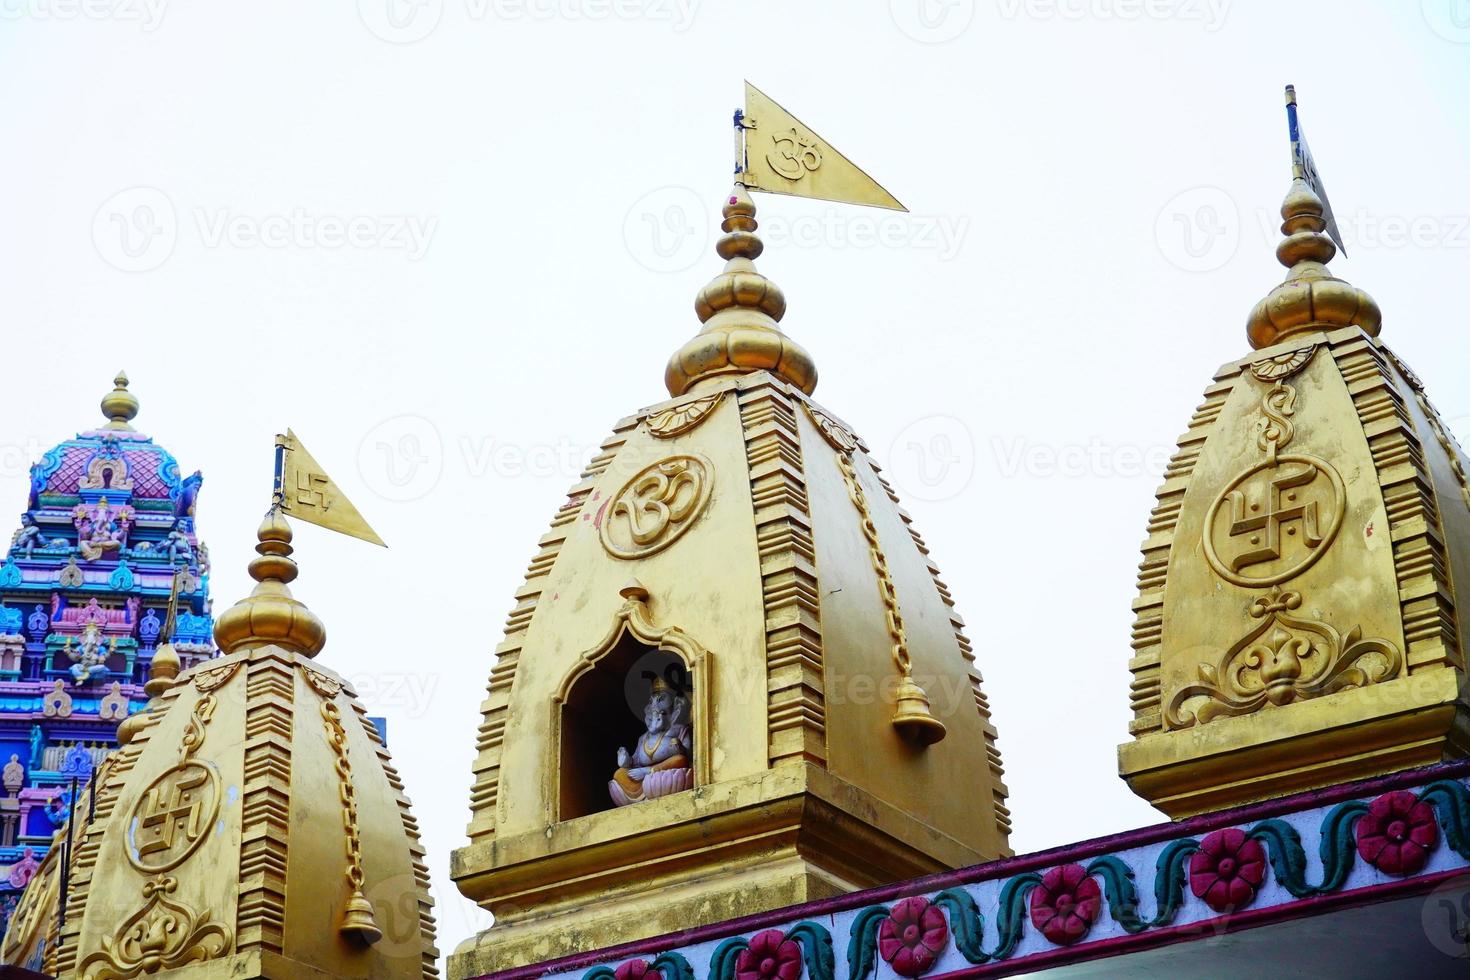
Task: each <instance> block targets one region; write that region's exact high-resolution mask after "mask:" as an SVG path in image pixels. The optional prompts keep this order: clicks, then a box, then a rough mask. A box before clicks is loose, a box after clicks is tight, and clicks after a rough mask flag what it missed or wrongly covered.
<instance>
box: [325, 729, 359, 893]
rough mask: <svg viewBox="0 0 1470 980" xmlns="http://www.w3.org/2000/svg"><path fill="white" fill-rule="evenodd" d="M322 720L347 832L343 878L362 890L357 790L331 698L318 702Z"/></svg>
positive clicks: (345, 733)
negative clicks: (320, 703) (334, 766)
mask: <svg viewBox="0 0 1470 980" xmlns="http://www.w3.org/2000/svg"><path fill="white" fill-rule="evenodd" d="M322 721H323V724H324V725H325V727H326V730H327V741H328V742H329V743H330V744H331V746H332V752H333V753H334V754H335V755H336V756H337V765H336V769H337V791H338V796H339V798H340V799H341V801H342V824H343V827H344V829H345V830H346V831H347V881H348V883H349V884H350V885H351V886H352V890H353V891H354V892H358V891H361V890H362V839H361V838H360V837H359V836H358V830H357V790H356V789H354V788H353V786H352V764H351V763H350V762H349V761H348V759H347V732H346V731H344V730H343V728H342V712H341V711H339V710H338V709H337V704H336V702H335V701H327V700H323V701H322Z"/></svg>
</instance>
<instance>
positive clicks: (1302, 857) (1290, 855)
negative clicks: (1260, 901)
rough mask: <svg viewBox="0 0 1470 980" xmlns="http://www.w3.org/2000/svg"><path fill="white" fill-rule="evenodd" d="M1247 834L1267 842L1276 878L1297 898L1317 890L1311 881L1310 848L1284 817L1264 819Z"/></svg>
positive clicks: (1264, 842) (1315, 892) (1313, 893)
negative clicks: (1303, 847) (1308, 865)
mask: <svg viewBox="0 0 1470 980" xmlns="http://www.w3.org/2000/svg"><path fill="white" fill-rule="evenodd" d="M1246 836H1247V837H1250V838H1253V839H1255V840H1258V841H1260V842H1261V843H1263V844H1265V845H1266V853H1267V855H1268V856H1269V857H1270V859H1271V870H1272V871H1274V872H1275V873H1276V880H1277V881H1279V882H1281V886H1282V887H1283V888H1285V889H1286V890H1287V891H1288V892H1290V893H1291V896H1292V897H1293V898H1307V897H1309V896H1311V895H1315V894H1317V889H1315V888H1313V887H1312V886H1311V885H1308V884H1307V879H1306V874H1307V852H1306V851H1304V850H1302V838H1301V835H1300V834H1298V833H1297V832H1296V828H1295V827H1293V826H1292V825H1291V824H1289V823H1287V822H1286V821H1284V820H1262V821H1261V822H1260V823H1258V824H1256V825H1255V826H1254V827H1252V828H1251V829H1250V830H1248V831H1246Z"/></svg>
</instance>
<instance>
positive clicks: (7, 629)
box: [0, 606, 21, 636]
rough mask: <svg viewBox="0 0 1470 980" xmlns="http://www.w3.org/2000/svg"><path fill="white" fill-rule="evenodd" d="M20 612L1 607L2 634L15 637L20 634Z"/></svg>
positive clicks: (0, 629)
mask: <svg viewBox="0 0 1470 980" xmlns="http://www.w3.org/2000/svg"><path fill="white" fill-rule="evenodd" d="M20 620H21V615H20V610H19V609H7V608H6V607H4V606H0V633H4V634H5V635H7V636H15V635H16V634H18V633H19V632H20Z"/></svg>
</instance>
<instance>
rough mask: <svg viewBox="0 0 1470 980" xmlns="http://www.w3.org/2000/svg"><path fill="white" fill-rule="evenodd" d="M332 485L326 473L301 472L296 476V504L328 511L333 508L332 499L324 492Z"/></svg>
mask: <svg viewBox="0 0 1470 980" xmlns="http://www.w3.org/2000/svg"><path fill="white" fill-rule="evenodd" d="M331 485H332V481H331V480H329V479H327V475H326V474H325V473H312V472H310V471H308V470H301V471H299V472H298V473H297V474H296V503H297V505H299V506H301V507H318V508H320V509H322V510H327V509H329V508H330V507H331V506H332V498H331V497H328V496H327V495H326V494H325V493H324V492H323V491H324V490H325V489H326V488H327V487H329V486H331Z"/></svg>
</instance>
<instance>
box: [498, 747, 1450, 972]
mask: <svg viewBox="0 0 1470 980" xmlns="http://www.w3.org/2000/svg"><path fill="white" fill-rule="evenodd" d="M1465 768H1466V767H1465V766H1464V765H1462V764H1452V765H1449V766H1443V767H1438V769H1439V771H1438V772H1436V771H1434V770H1429V771H1425V772H1424V773H1422V776H1423V781H1421V782H1420V784H1419V785H1417V786H1415V785H1410V786H1409V787H1408V788H1403V787H1402V784H1403V783H1404V782H1405V780H1403V779H1402V778H1398V779H1393V778H1390V779H1387V780H1380V781H1376V782H1377V783H1378V784H1379V785H1377V787H1376V789H1377V792H1375V793H1373V795H1371V796H1370V795H1368V794H1366V793H1365V794H1364V796H1362V797H1359V798H1356V799H1347V800H1343V801H1342V802H1338V803H1336V804H1335V805H1333V806H1331V807H1330V809H1325V812H1324V808H1323V807H1322V806H1320V805H1317V806H1314V805H1313V803H1312V801H1311V798H1310V797H1309V796H1308V797H1304V798H1303V799H1305V800H1307V801H1308V802H1306V803H1305V804H1304V805H1303V806H1302V807H1301V811H1300V812H1297V813H1287V814H1280V813H1278V814H1276V815H1266V816H1263V817H1259V818H1258V819H1255V820H1247V821H1245V822H1243V823H1242V824H1241V825H1240V826H1219V825H1216V826H1215V828H1214V829H1211V830H1209V831H1208V832H1207V833H1204V834H1202V835H1197V836H1180V837H1176V838H1173V839H1169V840H1165V841H1161V842H1159V844H1160V845H1161V846H1158V847H1157V848H1153V849H1151V851H1152V850H1156V852H1157V856H1156V857H1155V858H1154V860H1153V869H1152V875H1151V889H1150V890H1151V892H1152V894H1151V899H1152V901H1151V902H1150V903H1149V905H1148V908H1149V909H1151V912H1152V914H1145V908H1144V903H1143V901H1142V896H1141V893H1140V889H1139V886H1138V880H1139V875H1138V873H1137V872H1138V871H1140V870H1142V863H1141V862H1139V861H1138V860H1137V859H1136V857H1135V859H1134V864H1139V865H1140V867H1138V868H1135V867H1133V866H1130V863H1129V861H1127V860H1125V859H1124V858H1123V857H1120V856H1119V854H1108V853H1104V854H1100V855H1097V856H1095V857H1092V858H1091V859H1090V860H1088V861H1086V862H1085V863H1084V862H1083V861H1080V860H1079V861H1063V862H1062V863H1057V864H1054V865H1052V866H1051V867H1049V868H1046V869H1045V870H1040V869H1039V868H1037V869H1035V870H1024V871H1019V872H1018V873H1014V874H1011V875H1009V876H1006V877H1003V878H999V879H988V880H984V881H979V882H974V883H971V884H961V885H955V886H952V887H946V888H942V889H940V890H938V891H935V892H932V893H929V894H925V895H910V896H907V897H902V898H899V899H897V900H896V901H894V902H893V903H892V904H891V905H888V904H882V903H870V904H867V905H863V906H859V907H856V908H854V907H853V906H847V907H846V908H845V909H844V910H840V911H838V910H834V911H833V912H832V913H831V914H823V915H815V914H814V913H815V912H817V911H818V909H817V908H815V907H812V906H809V907H807V908H800V907H799V908H797V909H793V910H792V912H793V913H797V914H800V913H803V912H805V913H806V916H807V918H806V919H803V920H802V921H798V922H796V924H794V925H791V926H789V927H784V928H767V929H763V930H759V931H756V932H753V933H751V934H748V935H740V936H734V937H728V938H723V939H720V940H719V941H718V943H717V944H714V945H713V948H712V950H711V949H710V947H711V942H710V941H705V940H703V939H701V938H700V937H701V936H702V935H705V934H708V933H709V931H710V929H714V930H718V926H715V927H710V929H701V930H696V931H694V932H691V933H688V934H683V935H680V936H677V937H670V939H672V940H673V942H672V943H666V944H665V945H666V946H676V947H677V948H676V949H668V950H667V951H664V952H660V953H658V954H657V955H655V956H653V957H652V958H651V959H643V958H628V959H624V960H622V961H621V962H616V963H615V965H598V966H594V967H592V968H591V969H585V968H583V969H564V970H558V969H556V964H554V963H552V964H543V965H541V967H540V968H539V969H537V970H536V972H537V973H538V974H539V975H542V976H545V977H547V978H566V980H696V978H699V980H803V978H807V980H866V978H868V977H870V976H872V975H874V973H875V972H880V973H881V972H882V971H877V969H876V968H877V964H878V963H879V962H880V961H881V962H882V963H885V964H887V968H888V971H890V975H897V976H899V977H906V978H917V977H923V976H928V975H931V974H933V975H935V976H939V975H943V974H944V973H950V972H954V971H955V970H963V969H965V968H966V964H969V965H972V966H981V965H985V964H991V965H997V964H1002V963H1005V962H1007V961H1009V962H1011V963H1013V964H1015V966H1012V967H1011V969H1015V968H1018V967H1019V966H1020V965H1021V964H1023V963H1024V962H1026V961H1028V960H1030V959H1031V958H1032V957H1040V956H1046V957H1047V958H1048V959H1051V958H1053V957H1054V956H1055V955H1057V954H1058V953H1064V952H1066V951H1068V950H1070V949H1072V948H1074V947H1083V949H1078V950H1077V953H1078V954H1079V955H1082V956H1085V955H1086V953H1085V947H1086V946H1087V944H1088V943H1089V942H1104V941H1107V940H1108V939H1111V938H1116V937H1118V936H1119V935H1121V936H1123V937H1125V938H1126V937H1133V936H1141V935H1143V934H1146V933H1149V932H1150V931H1158V932H1161V931H1162V930H1164V929H1165V927H1171V926H1172V927H1174V928H1176V929H1177V928H1178V927H1179V925H1180V924H1181V923H1182V920H1183V919H1184V918H1185V917H1184V916H1182V915H1181V910H1183V909H1185V908H1186V906H1190V905H1191V903H1192V902H1193V903H1194V904H1193V906H1192V907H1193V908H1194V909H1195V910H1196V912H1197V913H1198V914H1197V915H1196V916H1195V918H1194V920H1193V923H1192V924H1194V925H1199V924H1200V923H1201V922H1204V921H1209V916H1210V914H1211V913H1215V914H1219V915H1224V916H1230V915H1232V914H1235V913H1238V912H1240V911H1242V910H1246V909H1252V908H1253V907H1254V908H1255V909H1257V910H1265V911H1269V910H1270V909H1271V908H1273V907H1274V908H1280V909H1283V911H1284V910H1286V909H1289V908H1291V906H1292V905H1293V904H1294V903H1295V902H1297V901H1301V900H1309V899H1318V898H1321V897H1323V896H1329V895H1336V894H1340V893H1344V892H1351V891H1354V890H1357V889H1359V888H1363V887H1365V886H1371V885H1372V884H1373V883H1374V882H1380V883H1381V882H1383V881H1385V880H1386V881H1389V882H1393V881H1396V880H1404V879H1409V878H1412V877H1414V876H1416V875H1420V874H1424V873H1427V872H1429V871H1432V870H1435V869H1434V868H1431V867H1430V865H1431V862H1432V861H1435V860H1436V859H1437V861H1438V869H1439V870H1441V871H1443V870H1445V869H1449V870H1450V871H1451V872H1453V871H1454V870H1456V869H1463V868H1467V867H1470V790H1467V788H1466V786H1465V785H1464V783H1463V782H1462V781H1460V780H1459V779H1454V778H1433V777H1434V776H1436V775H1447V774H1448V773H1451V772H1453V773H1456V774H1458V772H1459V771H1460V770H1463V769H1465ZM1385 784H1386V785H1385ZM1370 788H1373V787H1372V784H1369V785H1365V786H1364V789H1370ZM1338 799H1339V800H1341V799H1342V797H1341V796H1340V795H1339V796H1338ZM1251 809H1252V808H1244V809H1243V811H1242V812H1241V816H1243V817H1245V816H1248V815H1249V812H1250V810H1251ZM1254 809H1259V808H1254ZM1314 810H1315V811H1316V813H1318V814H1320V818H1319V819H1317V821H1316V823H1317V826H1316V828H1315V829H1316V831H1317V834H1318V840H1319V846H1318V849H1317V861H1316V862H1315V863H1314V862H1312V861H1310V860H1309V858H1308V854H1307V851H1306V848H1305V847H1304V846H1303V843H1302V832H1301V830H1300V829H1299V826H1300V827H1307V828H1310V827H1311V824H1312V820H1313V813H1312V811H1314ZM1221 816H1228V814H1221ZM1293 818H1296V820H1295V823H1294V822H1293ZM1187 830H1188V827H1187V826H1181V827H1180V833H1181V834H1183V833H1186V832H1187ZM1072 850H1073V852H1074V853H1075V852H1076V851H1077V850H1080V848H1074V849H1072ZM1117 850H1118V851H1119V853H1122V854H1129V853H1133V854H1136V852H1137V851H1138V850H1139V848H1137V847H1133V846H1126V845H1125V846H1123V847H1119V848H1118V849H1117ZM1065 853H1066V852H1065V850H1063V851H1062V852H1061V854H1060V855H1059V856H1064V855H1065ZM1094 854H1096V852H1095V851H1094ZM1033 867H1035V866H1034V865H1033ZM1355 869H1357V870H1358V871H1359V874H1358V875H1357V877H1356V879H1353V878H1352V876H1353V874H1354V871H1355ZM1365 874H1367V875H1370V876H1372V877H1371V880H1369V879H1365V877H1364V875H1365ZM1350 879H1352V880H1351V881H1350ZM915 884H918V885H920V886H921V887H922V884H923V882H916V883H915ZM981 886H985V889H984V890H985V891H986V892H987V894H990V893H993V896H992V897H991V898H984V896H983V895H981V894H980V893H981V891H982V887H981ZM1268 891H1269V892H1270V895H1269V900H1261V901H1258V900H1260V899H1261V896H1262V893H1263V892H1268ZM977 898H983V899H984V900H985V904H986V906H987V907H989V908H992V909H993V911H992V912H991V919H990V920H989V922H987V919H986V915H985V913H984V912H982V911H981V907H980V902H977ZM817 904H818V905H822V904H824V903H817ZM1201 906H1202V907H1201ZM1206 910H1208V911H1206ZM1199 915H1203V916H1204V918H1203V919H1201V918H1200V917H1199ZM818 919H820V920H822V921H816V920H818ZM823 921H825V922H827V923H829V924H830V925H831V929H829V928H828V926H827V925H823V924H822V922H823ZM833 931H836V932H838V934H839V935H842V936H843V938H844V939H845V947H844V950H843V952H844V953H845V955H844V956H843V957H842V958H841V959H839V958H838V957H837V956H836V955H835V954H834V950H833V946H834V943H833V935H832V932H833ZM1100 934H1101V935H1100ZM987 935H989V936H991V937H993V939H992V941H990V942H989V943H987V940H986V937H987ZM717 936H718V932H717V931H716V932H715V937H717ZM1089 937H1092V938H1091V939H1089ZM712 938H713V937H712ZM634 945H636V946H642V947H643V948H649V944H648V943H640V944H634ZM653 948H657V946H655V947H653ZM610 952H612V951H610ZM594 955H595V954H594ZM580 959H581V962H582V963H586V962H587V958H585V957H584V958H580ZM946 960H947V962H942V961H946ZM691 961H693V962H691ZM695 963H699V964H700V966H701V967H702V969H698V970H697V969H696V967H695V965H694V964H695ZM573 965H574V963H573V962H568V963H567V966H568V967H573ZM517 972H519V971H517Z"/></svg>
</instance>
